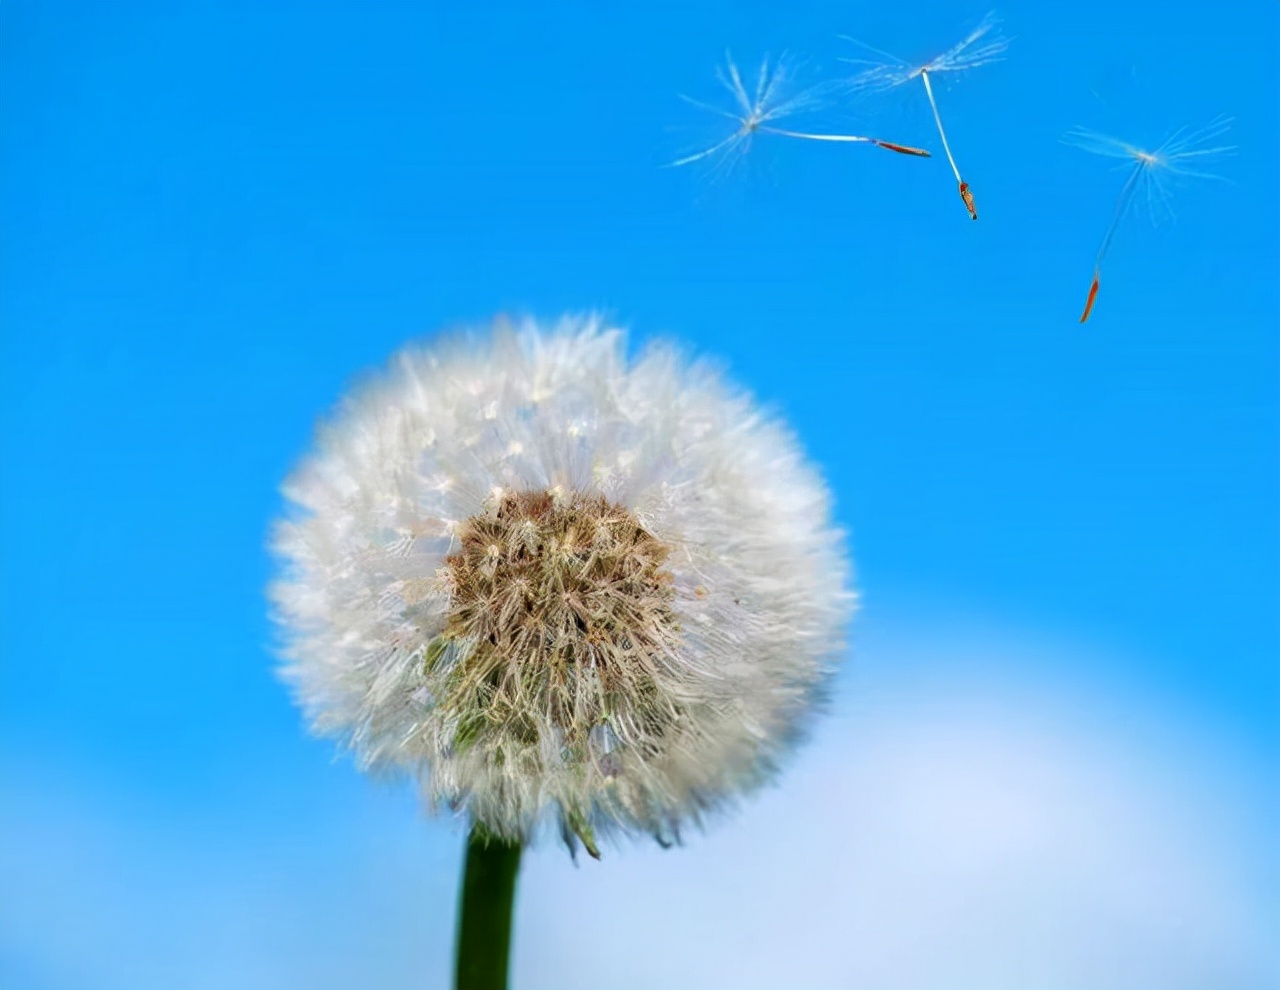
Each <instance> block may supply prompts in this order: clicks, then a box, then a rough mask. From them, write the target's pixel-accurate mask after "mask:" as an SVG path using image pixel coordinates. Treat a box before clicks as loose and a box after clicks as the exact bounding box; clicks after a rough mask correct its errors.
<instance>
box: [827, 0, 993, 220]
mask: <svg viewBox="0 0 1280 990" xmlns="http://www.w3.org/2000/svg"><path fill="white" fill-rule="evenodd" d="M998 24H999V21H998V19H997V18H996V17H995V15H993V14H988V15H987V16H986V18H984V19H983V21H982V23H981V24H979V25H978V26H977V27H976V28H974V30H973V31H972V32H970V34H969V36H968V37H966V38H965V39H964V40H963V41H961V42H959V43H958V44H956V45H955V46H953V47H952V48H949V49H948V50H947V51H945V52H943V53H942V54H941V55H939V56H937V57H936V58H933V59H931V60H930V61H928V62H925V63H924V64H914V65H913V64H911V63H909V62H906V61H904V60H903V59H900V58H898V57H897V56H896V55H891V54H889V53H888V52H885V51H881V50H880V49H879V48H872V47H871V46H870V45H868V44H866V43H865V42H862V41H859V40H858V39H857V38H850V37H849V36H848V35H845V36H844V38H845V40H846V41H851V42H853V43H854V44H855V45H858V46H859V47H861V48H863V49H865V50H866V51H867V52H868V53H869V54H872V55H876V56H878V58H876V59H856V58H846V59H843V61H845V62H849V63H852V64H854V65H865V66H867V68H865V69H863V70H862V71H861V72H859V73H858V74H857V75H856V76H855V77H854V78H853V79H851V80H850V81H849V87H850V88H851V89H853V90H861V91H867V92H882V91H885V90H890V89H894V88H896V87H898V86H901V85H903V84H905V83H909V82H911V81H912V80H913V79H915V78H917V77H919V79H920V81H921V82H922V83H923V84H924V91H925V95H926V96H927V97H928V98H929V109H930V110H932V111H933V120H934V123H935V124H936V125H937V128H938V136H939V137H940V138H941V139H942V150H943V151H944V152H946V155H947V162H948V164H950V166H951V172H952V174H953V175H954V176H955V177H956V186H957V188H958V189H959V192H960V201H961V202H962V203H964V208H965V210H966V211H967V212H968V214H969V219H971V220H977V219H978V205H977V202H976V201H975V200H974V198H973V191H972V189H970V187H969V183H967V182H966V181H965V180H964V179H963V177H961V175H960V167H959V166H958V165H957V164H956V159H955V155H953V154H952V153H951V142H950V141H948V140H947V131H946V128H944V127H943V126H942V114H941V113H940V112H939V110H938V101H937V99H936V98H935V97H934V95H933V84H932V83H931V82H930V76H931V75H936V74H938V73H940V72H964V71H966V70H968V69H976V68H978V67H979V66H982V65H987V64H989V63H991V62H996V61H999V60H1000V58H1001V57H1002V56H1003V55H1004V52H1005V50H1006V49H1007V48H1008V47H1009V42H1008V40H1007V39H1006V38H1002V37H1000V36H999V35H998V34H993V33H992V32H994V31H995V28H996V26H997V25H998Z"/></svg>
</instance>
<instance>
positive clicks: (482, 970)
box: [454, 824, 520, 990]
mask: <svg viewBox="0 0 1280 990" xmlns="http://www.w3.org/2000/svg"><path fill="white" fill-rule="evenodd" d="M519 868H520V844H519V843H512V842H508V841H506V840H505V839H500V838H497V837H496V836H494V835H492V834H490V832H489V831H488V829H486V828H484V826H482V825H479V824H477V825H473V826H472V827H471V834H470V835H469V836H468V837H467V863H466V867H465V868H464V870H463V874H462V898H461V900H460V902H459V904H458V957H457V970H456V974H455V978H454V987H455V988H456V990H507V960H508V958H509V956H510V954H511V906H512V902H513V901H514V900H515V893H516V871H517V870H519Z"/></svg>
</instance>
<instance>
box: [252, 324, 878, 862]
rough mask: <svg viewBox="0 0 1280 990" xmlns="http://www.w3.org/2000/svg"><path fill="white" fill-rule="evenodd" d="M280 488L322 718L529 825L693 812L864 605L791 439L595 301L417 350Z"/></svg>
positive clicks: (766, 735) (666, 823) (787, 711)
mask: <svg viewBox="0 0 1280 990" xmlns="http://www.w3.org/2000/svg"><path fill="white" fill-rule="evenodd" d="M316 448H317V449H316V451H315V452H314V453H313V454H312V455H311V456H309V457H308V458H307V459H306V460H305V461H304V462H303V463H302V465H301V466H300V467H299V468H298V469H297V471H296V472H295V474H294V475H293V477H292V478H291V479H290V480H289V481H288V483H287V484H286V486H285V494H286V496H287V497H288V499H289V500H290V501H291V502H292V503H294V507H295V508H294V511H292V512H291V513H290V515H289V518H287V519H286V520H283V521H281V522H280V523H278V525H277V528H276V533H275V551H276V554H277V557H278V560H279V565H280V570H281V574H280V577H279V579H278V580H277V581H276V583H275V584H274V585H273V588H272V596H273V600H274V602H275V605H276V618H277V621H278V623H279V625H280V628H281V630H282V633H283V639H284V646H283V654H284V657H285V665H284V673H285V676H286V677H287V678H288V680H289V681H290V682H291V683H292V684H293V685H294V686H295V688H296V693H297V696H298V698H299V700H300V702H301V704H302V705H303V706H304V707H305V709H306V711H307V713H308V715H309V717H310V719H311V722H312V725H313V728H314V729H315V730H316V731H317V732H319V733H322V734H326V735H333V736H336V737H338V738H339V739H341V740H342V741H343V742H345V744H346V745H348V746H349V747H351V748H352V749H353V750H354V751H355V752H356V754H357V755H358V758H359V759H360V761H361V763H362V765H364V766H366V767H368V768H376V769H397V768H399V769H409V770H411V771H413V772H415V773H417V774H418V775H419V776H420V779H421V781H422V786H423V789H424V792H425V793H426V794H427V796H428V797H429V798H430V799H431V801H432V804H433V805H437V804H440V803H444V804H446V805H448V806H450V807H454V808H459V809H463V810H465V811H466V812H468V813H469V814H470V815H471V817H472V818H473V819H474V820H476V821H478V822H481V823H483V824H484V825H485V826H487V827H488V828H489V829H490V830H491V831H493V832H495V833H497V834H499V835H503V836H506V837H509V838H512V839H522V840H526V839H528V838H530V837H531V835H532V834H533V832H534V831H536V828H537V826H538V825H539V823H541V822H543V821H548V820H557V821H558V822H559V824H560V827H561V829H562V833H563V834H564V835H565V836H566V837H567V838H568V839H569V841H570V844H571V846H572V844H573V839H574V837H575V836H576V837H577V838H578V839H581V840H582V841H583V842H584V843H585V844H586V846H587V848H588V849H589V850H591V851H592V852H593V853H594V852H595V844H594V835H595V833H596V832H597V831H600V830H605V831H608V830H611V829H619V828H620V829H622V830H628V831H630V830H643V831H647V832H650V833H652V834H654V835H655V836H657V837H658V838H659V839H660V840H665V839H666V838H670V837H674V836H676V835H678V830H679V828H680V826H681V825H682V824H684V823H686V822H690V821H693V822H696V821H698V820H700V819H701V817H702V816H703V815H704V814H705V813H706V812H707V811H709V810H712V809H714V808H716V807H719V806H721V805H723V804H725V803H726V802H728V801H731V800H732V799H733V798H734V797H736V796H738V795H740V794H742V793H745V792H746V791H748V790H750V789H751V788H753V787H755V786H756V785H758V784H759V783H761V782H762V781H764V780H765V779H767V778H768V777H769V776H770V775H771V773H772V772H773V771H774V770H775V768H776V766H777V764H778V760H779V758H780V757H781V756H783V755H784V754H785V752H786V751H787V749H788V747H789V746H790V745H791V744H792V743H793V742H794V741H795V739H796V738H797V733H798V730H799V729H800V728H801V727H802V724H803V721H804V718H805V716H806V715H807V714H808V713H809V712H810V710H811V709H812V707H813V704H814V701H815V699H816V697H817V694H818V692H819V690H820V689H821V686H822V683H823V681H824V678H825V676H826V675H827V674H828V673H829V672H830V669H831V666H832V664H833V663H834V662H835V661H836V660H837V659H838V658H839V656H840V654H841V652H842V647H843V643H842V632H843V627H844V625H845V622H846V620H847V618H848V615H849V612H850V610H851V607H852V603H853V596H852V594H851V593H850V592H849V591H848V590H847V580H848V568H847V564H846V560H845V556H844V550H843V544H842V540H841V538H840V534H839V533H838V532H837V531H836V530H834V529H833V528H832V527H831V523H830V519H829V497H828V494H827V490H826V488H825V486H824V485H823V483H822V481H821V480H820V478H819V477H818V476H817V474H815V473H814V471H813V470H812V469H811V468H810V467H809V466H808V465H807V464H806V463H805V460H804V458H803V456H802V454H801V451H800V450H799V448H798V447H797V445H796V442H795V440H794V439H793V438H792V436H791V435H790V434H789V433H788V432H787V430H786V429H785V428H784V427H783V426H782V425H781V424H780V423H778V422H777V421H775V420H773V419H770V418H769V417H767V416H765V415H763V414H762V413H761V412H760V410H759V409H757V408H756V407H755V406H754V405H753V403H752V401H751V400H750V398H749V397H748V396H746V395H744V394H742V393H740V392H738V391H736V390H734V389H732V388H730V387H728V386H727V385H725V384H724V383H723V382H722V381H721V380H720V378H719V377H718V375H717V374H716V373H715V371H714V370H713V369H711V368H708V367H706V366H705V365H700V364H695V365H689V364H687V363H686V362H684V361H683V360H682V359H681V357H680V356H679V354H677V353H676V352H675V351H674V350H673V349H671V348H670V347H665V346H653V347H650V348H649V349H648V350H646V351H645V352H644V353H643V354H642V355H641V356H640V357H639V358H638V359H637V360H635V361H634V362H633V363H628V361H627V359H626V354H625V340H624V336H623V334H622V333H621V332H620V331H616V330H605V329H603V328H602V327H601V326H600V325H599V323H597V322H596V321H594V320H565V321H562V322H561V323H560V324H559V325H558V326H556V327H554V328H553V329H544V328H540V327H538V326H537V325H535V324H533V323H527V324H525V325H523V326H522V327H520V328H519V329H511V328H505V327H502V328H498V329H497V330H495V332H494V333H493V334H492V335H491V336H480V337H471V338H466V339H457V340H454V341H452V342H450V343H447V344H433V345H432V346H430V347H427V348H421V349H419V348H411V349H407V350H405V351H403V352H401V353H400V354H399V355H398V356H397V357H396V358H395V359H394V360H393V362H392V364H391V367H390V368H389V370H388V371H387V372H386V374H384V375H383V376H382V377H381V378H379V379H377V380H375V381H372V382H370V383H368V384H366V385H365V386H364V387H362V388H361V389H359V390H358V391H357V392H356V393H355V394H354V395H353V396H351V397H349V398H348V399H347V400H346V401H345V402H344V404H343V405H342V407H341V408H340V410H339V411H338V412H337V413H336V414H335V415H334V417H333V418H332V420H330V421H329V422H328V424H327V425H325V426H324V427H322V428H321V430H320V431H319V436H318V440H317V445H316Z"/></svg>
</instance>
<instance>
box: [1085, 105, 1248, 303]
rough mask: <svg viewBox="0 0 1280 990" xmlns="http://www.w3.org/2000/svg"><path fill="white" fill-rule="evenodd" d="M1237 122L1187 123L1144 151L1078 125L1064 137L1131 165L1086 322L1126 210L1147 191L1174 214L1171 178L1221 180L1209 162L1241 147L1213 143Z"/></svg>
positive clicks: (1097, 265) (1154, 207) (1155, 205)
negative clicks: (1207, 166)
mask: <svg viewBox="0 0 1280 990" xmlns="http://www.w3.org/2000/svg"><path fill="white" fill-rule="evenodd" d="M1230 126H1231V119H1230V118H1229V117H1216V118H1214V120H1213V121H1211V122H1210V123H1209V124H1208V126H1206V127H1204V128H1201V129H1200V130H1194V131H1193V130H1189V129H1188V128H1185V127H1182V128H1179V129H1178V130H1176V131H1174V132H1173V133H1172V134H1171V135H1169V137H1167V138H1166V139H1165V140H1164V142H1163V143H1162V144H1161V145H1160V146H1159V147H1157V148H1156V149H1155V150H1154V151H1144V150H1143V149H1141V148H1139V147H1137V146H1135V145H1132V144H1129V143H1127V142H1125V141H1120V140H1117V139H1116V138H1112V137H1107V136H1106V135H1105V134H1099V133H1097V132H1096V131H1090V130H1088V129H1086V128H1077V129H1075V130H1073V131H1071V132H1069V133H1068V134H1067V136H1066V137H1065V138H1064V140H1065V141H1066V143H1068V144H1071V145H1074V146H1075V147H1077V148H1080V149H1081V150H1083V151H1088V152H1091V153H1092V154H1095V155H1102V156H1103V157H1106V158H1119V159H1122V160H1124V161H1125V162H1127V163H1129V175H1128V178H1127V179H1125V183H1124V186H1123V187H1121V189H1120V195H1119V196H1118V197H1117V199H1116V205H1115V209H1114V210H1113V211H1112V214H1111V223H1110V224H1109V225H1108V227H1107V230H1106V233H1104V234H1103V235H1102V243H1101V244H1100V245H1099V247H1098V253H1097V255H1096V257H1095V258H1094V262H1093V280H1092V281H1091V282H1090V283H1089V295H1088V298H1087V300H1086V301H1085V306H1084V312H1083V313H1082V314H1081V316H1080V322H1081V323H1085V322H1087V321H1088V319H1089V315H1090V313H1092V312H1093V304H1094V302H1095V301H1096V300H1097V297H1098V286H1099V284H1100V282H1101V278H1102V262H1103V260H1104V259H1105V258H1106V256H1107V253H1108V252H1109V251H1110V250H1111V242H1112V241H1113V240H1114V239H1115V236H1116V231H1117V230H1118V229H1119V227H1120V224H1121V222H1122V221H1123V220H1124V217H1125V214H1127V213H1128V212H1129V209H1130V207H1131V206H1132V205H1133V203H1134V202H1135V201H1136V200H1137V194H1138V192H1139V191H1140V190H1145V192H1146V204H1147V208H1148V210H1149V211H1150V212H1151V214H1152V217H1153V218H1155V217H1156V215H1157V214H1160V213H1169V212H1171V211H1170V201H1171V198H1172V197H1171V193H1170V190H1169V188H1168V187H1167V185H1166V184H1165V179H1166V176H1168V177H1177V176H1182V177H1186V178H1196V179H1216V178H1218V176H1216V175H1214V174H1213V173H1211V172H1206V171H1205V170H1204V163H1205V162H1207V161H1210V160H1211V159H1213V158H1216V157H1221V156H1223V155H1228V154H1230V153H1231V152H1233V151H1234V150H1235V149H1234V148H1233V147H1230V146H1226V145H1212V144H1210V142H1214V141H1216V140H1217V139H1218V138H1220V137H1222V135H1224V134H1225V133H1226V132H1227V130H1228V129H1229V127H1230Z"/></svg>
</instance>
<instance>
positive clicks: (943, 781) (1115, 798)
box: [516, 667, 1280, 990]
mask: <svg viewBox="0 0 1280 990" xmlns="http://www.w3.org/2000/svg"><path fill="white" fill-rule="evenodd" d="M906 669H908V670H915V671H916V676H919V668H918V667H914V668H911V667H908V668H906ZM860 688H861V689H863V690H864V691H865V690H869V691H871V692H873V693H875V692H877V691H878V693H879V696H878V698H874V699H871V700H868V698H867V697H866V695H865V694H863V695H862V696H861V698H860V699H857V698H856V696H855V699H856V700H858V701H859V704H858V707H859V709H860V711H861V712H862V715H861V717H851V716H850V715H849V714H848V713H846V717H844V718H843V719H840V720H838V721H834V722H833V723H832V724H830V725H829V726H828V729H829V731H826V732H823V733H822V734H821V736H820V738H819V739H818V740H816V741H815V744H814V745H813V746H812V747H811V748H810V749H809V750H808V751H807V752H806V753H805V754H804V756H803V757H802V758H801V760H800V761H799V763H798V765H797V767H796V768H795V770H794V772H793V773H792V774H791V775H790V776H789V777H788V778H787V779H786V781H785V782H784V784H783V785H782V787H781V788H780V789H778V790H776V791H774V792H772V793H770V794H768V795H766V796H765V797H764V798H763V799H762V800H760V801H758V802H756V803H755V804H754V805H753V806H751V807H749V808H747V809H746V811H745V813H744V814H743V815H741V816H740V817H739V818H737V819H736V820H733V821H730V822H727V823H725V824H724V825H722V826H721V827H719V828H717V829H715V830H714V831H713V833H712V834H711V835H709V836H697V837H694V838H693V839H692V840H691V841H690V843H689V845H688V846H687V847H686V848H685V849H682V850H675V851H671V852H663V851H661V850H657V849H653V850H650V849H637V850H625V851H621V852H619V853H617V854H615V855H614V856H611V857H609V858H608V859H606V861H605V862H604V863H602V864H596V863H591V862H588V863H585V864H584V865H583V866H582V867H581V868H579V869H577V870H575V869H573V868H572V867H570V866H568V865H567V864H565V863H564V862H562V861H561V860H559V859H557V858H556V857H554V856H541V857H538V858H537V859H535V860H533V861H531V862H530V864H529V868H528V869H527V870H526V873H525V876H524V878H523V886H522V889H521V892H520V916H519V925H518V928H517V930H518V932H519V933H520V934H519V943H518V956H517V976H518V979H517V981H516V984H517V985H518V986H522V987H526V988H533V987H558V988H563V990H572V988H575V987H584V988H586V987H611V988H619V990H623V988H629V987H636V988H641V987H646V988H647V987H699V988H705V990H712V988H720V987H723V988H733V990H750V988H820V987H841V988H895V990H909V988H915V987H919V988H941V987H945V988H949V990H962V988H965V987H975V988H985V990H1000V988H1026V987H1035V988H1037V990H1052V988H1058V987H1061V988H1089V990H1104V988H1108V987H1114V988H1117V990H1143V988H1161V990H1166V988H1168V990H1172V988H1180V987H1186V988H1193V987H1222V988H1228V987H1230V988H1241V990H1242V988H1254V987H1257V988H1261V987H1271V986H1276V985H1280V962H1278V961H1277V956H1276V953H1275V952H1274V949H1273V948H1272V946H1273V945H1275V944H1280V941H1277V940H1276V937H1277V935H1280V924H1277V914H1276V908H1277V897H1276V895H1275V894H1274V893H1273V889H1274V859H1273V858H1270V857H1271V852H1270V846H1269V844H1268V840H1267V838H1266V822H1265V821H1264V818H1265V816H1266V814H1267V813H1268V812H1267V809H1266V808H1265V807H1264V806H1263V804H1262V802H1261V801H1255V800H1253V799H1252V798H1251V797H1250V796H1249V790H1248V787H1249V784H1250V780H1249V778H1250V776H1252V784H1253V785H1254V786H1256V785H1257V783H1258V782H1259V776H1258V775H1257V774H1258V773H1260V772H1261V771H1257V772H1255V773H1252V774H1251V772H1250V771H1249V770H1248V769H1247V768H1244V767H1241V766H1237V765H1231V764H1230V757H1229V755H1228V754H1225V753H1222V752H1215V751H1214V750H1213V748H1212V745H1211V744H1210V743H1209V742H1208V741H1207V740H1205V739H1204V738H1201V737H1198V736H1196V735H1195V734H1194V733H1192V734H1188V731H1187V726H1185V725H1183V726H1182V727H1181V728H1180V729H1179V730H1176V731H1173V732H1169V731H1167V730H1166V728H1162V727H1160V726H1159V724H1158V720H1156V721H1155V722H1152V721H1150V720H1148V719H1147V718H1146V715H1145V713H1143V712H1142V710H1141V709H1140V708H1138V707H1135V706H1133V705H1132V704H1131V705H1130V706H1129V707H1128V709H1125V708H1124V706H1119V707H1117V706H1115V705H1108V707H1110V708H1112V709H1113V710H1114V711H1113V714H1114V715H1118V716H1121V717H1119V718H1116V717H1112V718H1110V719H1108V717H1106V716H1105V715H1103V716H1102V717H1100V716H1099V713H1098V712H1097V711H1096V710H1095V711H1088V710H1086V709H1084V708H1080V707H1077V706H1078V705H1079V703H1080V702H1081V701H1083V700H1087V695H1080V694H1077V695H1076V696H1075V697H1074V698H1073V699H1069V700H1067V701H1066V702H1064V701H1063V700H1062V699H1060V698H1058V697H1057V696H1056V695H1055V693H1054V692H1052V691H1050V690H1049V689H1048V688H1042V689H1041V690H1040V691H1038V692H1037V691H1030V692H1027V691H1011V690H1009V689H1008V688H1007V687H1004V686H1002V684H1001V681H1000V680H997V679H989V680H988V679H986V678H985V677H980V678H979V679H978V680H972V679H971V680H970V682H969V683H968V684H966V685H958V684H957V683H955V682H954V681H952V682H951V683H950V684H948V683H944V682H935V683H932V684H930V683H920V682H913V681H912V675H911V674H907V676H906V678H905V679H899V680H897V681H892V680H891V681H889V682H885V683H881V684H879V685H878V686H877V685H876V684H875V683H872V682H869V683H864V684H862V685H861V686H860ZM877 701H878V702H879V704H876V702H877ZM872 711H874V715H872V714H870V713H871V712H872ZM1263 776H1264V777H1265V775H1263ZM1268 874H1270V876H1268Z"/></svg>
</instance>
